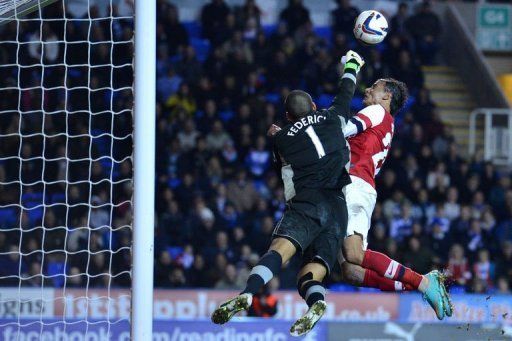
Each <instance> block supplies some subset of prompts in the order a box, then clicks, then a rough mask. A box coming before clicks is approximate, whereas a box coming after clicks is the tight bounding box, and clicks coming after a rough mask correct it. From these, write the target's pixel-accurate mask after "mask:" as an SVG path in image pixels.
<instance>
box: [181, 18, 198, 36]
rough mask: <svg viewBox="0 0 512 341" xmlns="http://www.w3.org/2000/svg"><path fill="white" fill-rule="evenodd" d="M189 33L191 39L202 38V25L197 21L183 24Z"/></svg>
mask: <svg viewBox="0 0 512 341" xmlns="http://www.w3.org/2000/svg"><path fill="white" fill-rule="evenodd" d="M182 24H183V26H184V27H185V29H186V30H187V32H188V36H189V38H190V39H192V38H201V24H199V22H197V21H187V22H183V23H182Z"/></svg>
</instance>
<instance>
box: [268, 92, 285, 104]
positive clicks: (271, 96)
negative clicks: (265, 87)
mask: <svg viewBox="0 0 512 341" xmlns="http://www.w3.org/2000/svg"><path fill="white" fill-rule="evenodd" d="M280 99H281V96H280V95H279V94H278V93H275V92H269V93H267V94H266V95H265V100H266V101H267V102H270V103H272V104H277V103H278V102H279V100H280Z"/></svg>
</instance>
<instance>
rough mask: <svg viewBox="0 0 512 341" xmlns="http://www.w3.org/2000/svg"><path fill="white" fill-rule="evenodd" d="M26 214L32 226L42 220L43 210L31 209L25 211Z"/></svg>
mask: <svg viewBox="0 0 512 341" xmlns="http://www.w3.org/2000/svg"><path fill="white" fill-rule="evenodd" d="M26 212H27V214H28V218H29V219H30V221H31V222H32V223H33V224H34V223H35V222H37V221H39V220H41V218H43V212H44V208H43V207H38V208H32V209H29V210H26Z"/></svg>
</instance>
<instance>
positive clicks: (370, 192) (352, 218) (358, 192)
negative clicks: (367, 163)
mask: <svg viewBox="0 0 512 341" xmlns="http://www.w3.org/2000/svg"><path fill="white" fill-rule="evenodd" d="M350 179H351V180H352V183H351V184H348V185H347V186H346V187H345V198H346V201H347V211H348V224H347V237H349V236H352V235H354V234H359V235H361V236H362V237H363V248H364V250H366V248H367V246H368V231H369V230H370V225H371V221H372V213H373V209H374V208H375V202H376V201H377V192H376V191H375V188H373V187H372V185H370V184H369V183H367V182H366V181H364V180H363V179H361V178H358V177H356V176H353V175H351V176H350Z"/></svg>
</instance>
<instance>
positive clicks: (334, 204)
mask: <svg viewBox="0 0 512 341" xmlns="http://www.w3.org/2000/svg"><path fill="white" fill-rule="evenodd" d="M347 221H348V215H347V204H346V202H345V196H344V194H343V192H342V191H341V190H336V191H334V190H322V191H319V190H316V191H307V192H305V193H301V194H300V195H297V196H295V197H294V198H293V199H292V200H291V201H290V202H289V203H288V204H287V205H286V210H285V212H284V215H283V217H282V218H281V220H280V221H279V223H278V224H277V226H276V227H275V229H274V233H273V234H272V237H273V238H276V237H283V238H286V239H288V240H290V241H291V242H292V243H293V244H294V245H295V247H296V248H297V250H299V251H300V252H302V253H303V256H304V257H303V261H304V263H310V262H312V261H318V262H320V263H321V264H323V265H325V267H326V268H327V272H328V273H330V271H331V269H332V268H333V266H334V264H335V263H336V260H337V256H338V251H339V250H340V248H341V243H342V240H343V237H344V236H345V233H346V230H347Z"/></svg>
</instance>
